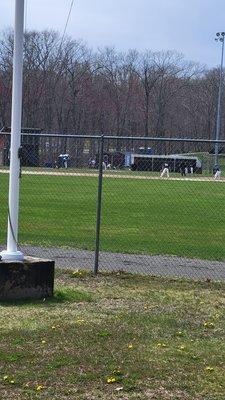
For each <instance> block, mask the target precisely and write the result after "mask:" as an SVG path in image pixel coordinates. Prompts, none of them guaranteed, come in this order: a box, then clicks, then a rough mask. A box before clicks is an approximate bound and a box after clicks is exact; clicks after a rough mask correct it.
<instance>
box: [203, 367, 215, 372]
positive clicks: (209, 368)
mask: <svg viewBox="0 0 225 400" xmlns="http://www.w3.org/2000/svg"><path fill="white" fill-rule="evenodd" d="M205 370H206V371H208V372H212V371H214V368H213V367H206V368H205Z"/></svg>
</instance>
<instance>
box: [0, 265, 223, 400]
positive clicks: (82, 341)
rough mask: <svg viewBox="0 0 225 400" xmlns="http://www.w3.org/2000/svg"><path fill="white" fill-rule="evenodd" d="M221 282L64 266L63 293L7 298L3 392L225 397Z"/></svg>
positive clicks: (138, 399) (110, 399)
mask: <svg viewBox="0 0 225 400" xmlns="http://www.w3.org/2000/svg"><path fill="white" fill-rule="evenodd" d="M224 305H225V292H224V287H223V286H222V285H218V284H213V283H210V282H209V283H202V284H200V283H190V282H184V281H183V282H182V281H179V280H175V281H174V280H169V279H159V278H150V277H141V276H132V275H129V274H119V273H118V274H113V275H108V274H103V275H102V274H100V275H99V276H98V277H97V278H93V277H91V276H90V275H89V274H85V273H84V272H80V271H77V272H72V271H69V270H68V271H64V272H62V271H61V272H60V271H58V272H57V279H56V290H55V297H54V299H52V300H45V301H43V300H40V301H35V302H28V301H27V302H25V301H24V302H17V303H0V318H1V321H4V324H2V326H1V330H0V341H1V350H0V398H1V399H7V400H28V399H29V400H33V399H38V398H40V399H45V400H49V399H52V400H56V399H57V400H58V399H60V400H63V399H69V400H70V399H71V400H72V399H79V400H89V399H91V400H97V399H101V400H116V399H120V400H125V399H126V400H131V399H133V400H149V399H157V400H178V399H180V400H224V397H225V384H224V383H225V375H224V353H225V342H224V340H223V339H224V328H225V317H224V312H223V310H224Z"/></svg>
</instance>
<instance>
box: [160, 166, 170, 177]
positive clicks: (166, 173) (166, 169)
mask: <svg viewBox="0 0 225 400" xmlns="http://www.w3.org/2000/svg"><path fill="white" fill-rule="evenodd" d="M164 175H166V177H167V178H169V177H170V175H169V165H168V164H167V163H165V164H164V167H163V170H162V173H161V175H160V178H163V177H164Z"/></svg>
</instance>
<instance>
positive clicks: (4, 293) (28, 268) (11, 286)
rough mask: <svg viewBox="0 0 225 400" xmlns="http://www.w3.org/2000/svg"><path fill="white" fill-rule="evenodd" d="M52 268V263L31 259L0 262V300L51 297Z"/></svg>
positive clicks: (53, 263)
mask: <svg viewBox="0 0 225 400" xmlns="http://www.w3.org/2000/svg"><path fill="white" fill-rule="evenodd" d="M54 267H55V262H54V261H50V260H42V259H40V258H33V257H25V258H24V259H23V261H18V260H16V261H11V260H2V261H0V300H19V299H41V298H46V297H51V296H53V288H54Z"/></svg>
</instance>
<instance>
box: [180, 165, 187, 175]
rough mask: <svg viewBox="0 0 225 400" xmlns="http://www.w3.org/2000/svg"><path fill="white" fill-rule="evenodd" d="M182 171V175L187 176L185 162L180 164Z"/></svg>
mask: <svg viewBox="0 0 225 400" xmlns="http://www.w3.org/2000/svg"><path fill="white" fill-rule="evenodd" d="M180 173H181V176H186V168H185V164H184V163H182V164H181V166H180Z"/></svg>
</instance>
